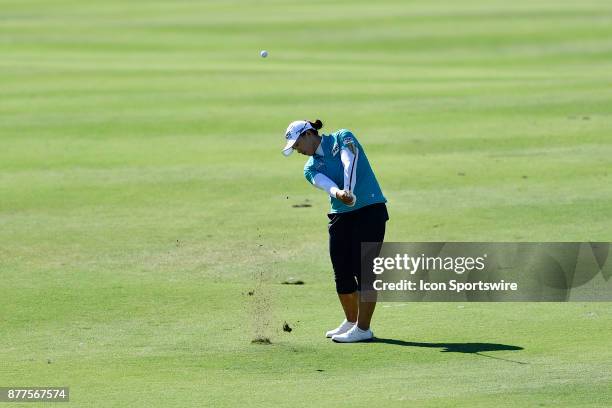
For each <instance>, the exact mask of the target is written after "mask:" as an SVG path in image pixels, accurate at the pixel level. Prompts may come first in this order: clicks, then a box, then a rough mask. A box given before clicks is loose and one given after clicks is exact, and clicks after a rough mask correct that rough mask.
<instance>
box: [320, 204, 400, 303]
mask: <svg viewBox="0 0 612 408" xmlns="http://www.w3.org/2000/svg"><path fill="white" fill-rule="evenodd" d="M327 216H328V217H329V225H328V229H329V254H330V257H331V261H332V265H333V267H334V277H335V280H336V291H337V292H338V293H339V294H347V293H353V292H355V291H356V290H361V243H362V242H380V243H382V242H383V240H384V238H385V223H386V222H387V220H388V219H389V214H388V213H387V206H386V205H385V203H376V204H371V205H368V206H365V207H362V208H359V209H357V210H354V211H349V212H345V213H332V214H327ZM369 255H372V256H378V254H369Z"/></svg>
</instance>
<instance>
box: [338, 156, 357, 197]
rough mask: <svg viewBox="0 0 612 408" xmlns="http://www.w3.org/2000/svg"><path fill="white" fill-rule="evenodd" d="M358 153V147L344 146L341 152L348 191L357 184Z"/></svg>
mask: <svg viewBox="0 0 612 408" xmlns="http://www.w3.org/2000/svg"><path fill="white" fill-rule="evenodd" d="M353 150H354V151H355V152H354V153H353ZM358 154H359V150H358V149H349V148H343V149H342V151H341V152H340V159H341V160H342V165H343V167H344V189H345V190H347V191H353V190H354V188H355V185H356V184H357V159H358Z"/></svg>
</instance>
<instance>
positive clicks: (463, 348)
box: [372, 337, 527, 364]
mask: <svg viewBox="0 0 612 408" xmlns="http://www.w3.org/2000/svg"><path fill="white" fill-rule="evenodd" d="M372 342H373V343H385V344H393V345H396V346H409V347H428V348H441V349H442V350H440V351H441V352H443V353H467V354H477V355H479V356H483V357H489V358H494V359H497V360H504V361H510V362H512V363H517V364H527V363H523V362H521V361H514V360H508V359H505V358H500V357H493V356H487V355H486V354H480V353H482V352H485V351H518V350H523V347H520V346H510V345H507V344H495V343H419V342H414V341H403V340H394V339H382V338H379V337H375V338H374V339H372Z"/></svg>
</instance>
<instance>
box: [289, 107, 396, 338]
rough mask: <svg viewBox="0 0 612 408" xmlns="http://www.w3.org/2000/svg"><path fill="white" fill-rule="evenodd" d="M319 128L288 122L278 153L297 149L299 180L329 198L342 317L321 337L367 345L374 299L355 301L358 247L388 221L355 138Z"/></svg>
mask: <svg viewBox="0 0 612 408" xmlns="http://www.w3.org/2000/svg"><path fill="white" fill-rule="evenodd" d="M322 127H323V123H321V121H320V120H318V119H317V120H316V121H315V122H310V121H306V120H298V121H295V122H291V123H290V124H289V127H288V128H287V132H286V134H285V138H286V140H287V144H286V146H285V148H284V149H283V154H284V155H285V156H289V155H290V154H291V153H292V152H293V150H297V151H298V152H299V153H301V154H303V155H306V156H310V158H309V159H308V161H307V162H306V164H305V165H304V176H305V177H306V179H307V180H308V181H309V182H310V183H312V184H313V185H314V186H315V187H318V188H320V189H322V190H324V191H326V192H327V194H329V196H330V203H331V210H330V212H329V214H328V215H327V216H328V218H329V220H330V221H329V225H328V229H329V254H330V257H331V261H332V265H333V268H334V276H335V280H336V292H338V297H339V298H340V303H341V304H342V308H343V309H344V315H345V319H344V321H343V322H342V324H340V326H338V327H337V328H335V329H334V330H330V331H328V332H327V333H326V337H331V339H332V340H333V341H335V342H340V343H352V342H358V341H367V340H371V339H372V338H373V336H374V334H373V333H372V330H371V329H370V321H371V320H372V314H373V313H374V308H375V307H376V295H375V292H368V296H369V298H368V299H367V300H368V301H365V300H364V299H361V300H360V297H359V294H360V291H361V285H362V282H361V243H362V242H377V243H382V241H383V239H384V236H385V223H386V221H387V220H388V219H389V216H388V214H387V207H386V205H385V203H386V202H387V200H386V198H385V197H384V196H383V194H382V191H381V190H380V186H379V185H378V182H377V181H376V177H375V176H374V173H373V172H372V168H371V167H370V163H369V162H368V158H367V157H366V155H365V152H364V150H363V148H362V147H361V145H360V144H359V142H358V141H357V139H356V138H355V135H353V134H352V133H351V132H350V131H348V130H346V129H340V130H338V131H336V132H334V133H331V134H329V135H325V134H322V135H319V132H318V130H319V129H321V128H322ZM339 186H342V188H340V187H339ZM378 249H380V246H378ZM374 256H378V254H377V253H376V254H375V255H374ZM364 290H365V289H364ZM370 300H373V301H370Z"/></svg>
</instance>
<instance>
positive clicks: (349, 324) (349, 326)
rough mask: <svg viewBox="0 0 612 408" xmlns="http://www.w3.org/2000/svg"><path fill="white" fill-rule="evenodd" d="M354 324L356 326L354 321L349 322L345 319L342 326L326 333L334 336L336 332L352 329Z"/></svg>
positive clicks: (340, 332) (327, 335)
mask: <svg viewBox="0 0 612 408" xmlns="http://www.w3.org/2000/svg"><path fill="white" fill-rule="evenodd" d="M353 326H355V323H354V322H349V321H348V320H346V319H344V321H343V322H342V324H341V325H340V326H338V327H336V328H335V329H334V330H330V331H328V332H327V333H325V337H333V336H335V335H336V334H342V333H346V332H347V331H349V330H351V329H352V328H353Z"/></svg>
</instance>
